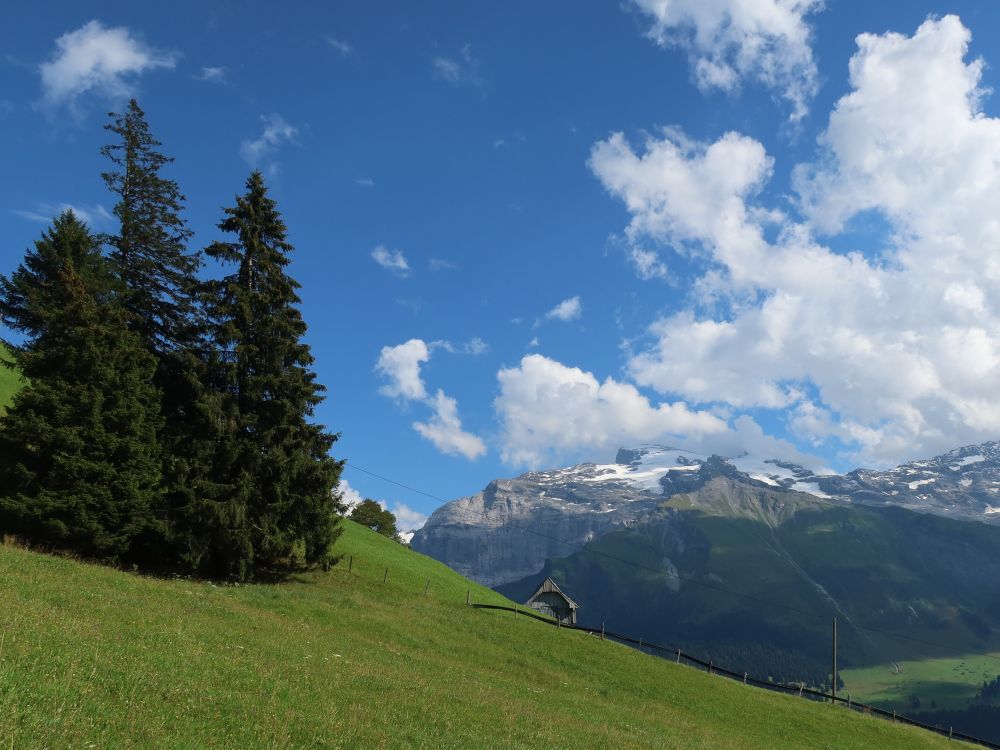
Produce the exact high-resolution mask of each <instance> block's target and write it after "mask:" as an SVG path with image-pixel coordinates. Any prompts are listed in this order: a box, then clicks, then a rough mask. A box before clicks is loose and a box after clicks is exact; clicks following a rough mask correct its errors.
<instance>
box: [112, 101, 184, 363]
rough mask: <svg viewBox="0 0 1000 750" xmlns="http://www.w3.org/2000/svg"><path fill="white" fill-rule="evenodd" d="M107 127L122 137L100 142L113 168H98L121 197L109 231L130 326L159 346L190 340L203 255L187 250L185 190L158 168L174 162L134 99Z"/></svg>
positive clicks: (169, 347)
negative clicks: (114, 225) (114, 228)
mask: <svg viewBox="0 0 1000 750" xmlns="http://www.w3.org/2000/svg"><path fill="white" fill-rule="evenodd" d="M109 116H110V117H112V118H114V119H113V122H111V123H110V124H108V125H105V129H106V130H108V131H110V132H111V133H114V134H115V135H116V136H117V140H116V142H114V143H111V144H108V145H107V146H104V147H103V148H102V149H101V153H102V154H103V155H104V156H106V157H107V158H108V159H110V160H111V163H112V165H113V168H112V169H111V170H110V171H108V172H105V173H103V174H102V175H101V176H102V177H103V178H104V182H105V183H106V184H107V186H108V189H109V190H111V192H112V193H114V194H115V195H116V196H117V197H118V200H117V202H116V203H115V208H114V213H115V216H116V217H117V218H118V221H119V223H120V227H119V230H118V233H117V234H115V235H113V236H111V237H109V238H108V241H109V242H110V244H111V253H110V257H111V260H112V261H113V262H114V265H115V269H116V271H117V273H118V276H119V278H120V281H121V285H122V295H123V299H124V305H125V308H126V309H127V310H128V311H129V313H131V318H130V327H131V328H132V329H133V330H135V331H137V332H138V333H139V335H140V336H141V337H142V339H143V340H144V341H145V342H146V343H147V345H148V346H149V347H150V349H152V350H153V351H156V352H157V353H159V354H163V353H164V352H168V351H171V350H173V349H177V348H179V347H180V348H183V347H186V346H188V345H189V343H190V340H191V337H192V335H193V331H194V328H193V323H194V318H195V316H196V307H195V304H194V293H195V287H196V284H197V278H196V273H197V271H198V268H199V267H200V266H201V256H200V255H199V254H198V253H189V252H188V251H187V243H188V240H189V239H190V237H191V231H190V230H189V229H188V227H187V224H186V222H185V221H184V219H183V218H182V217H181V209H182V206H183V204H184V196H183V195H182V194H181V192H180V188H179V187H178V185H177V183H176V182H175V181H173V180H169V179H166V178H165V177H163V176H162V175H161V174H160V170H161V169H162V168H163V167H164V166H166V165H167V164H170V163H171V162H173V159H172V158H170V157H167V156H164V155H163V154H162V153H160V152H159V151H158V148H159V147H160V146H161V145H162V144H161V143H160V142H159V141H158V140H156V139H155V138H153V136H152V134H151V133H150V130H149V125H148V124H147V122H146V115H145V113H144V112H143V111H142V109H141V108H140V107H139V105H138V103H136V101H135V99H132V100H131V101H130V102H129V104H128V108H127V110H126V111H125V113H124V114H115V113H113V112H112V113H111V114H110V115H109Z"/></svg>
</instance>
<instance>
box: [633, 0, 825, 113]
mask: <svg viewBox="0 0 1000 750" xmlns="http://www.w3.org/2000/svg"><path fill="white" fill-rule="evenodd" d="M633 2H634V3H635V5H636V6H637V7H638V8H639V9H640V10H641V11H642V12H644V13H646V14H647V15H648V16H650V17H651V18H652V26H651V28H650V29H649V36H650V37H651V38H652V39H654V40H655V41H656V42H657V43H658V44H660V45H661V46H679V47H682V48H684V49H685V50H687V51H688V54H689V55H690V58H691V66H692V69H693V74H694V79H695V82H696V83H697V84H698V86H699V87H700V88H701V89H703V90H711V89H722V90H723V91H732V90H734V89H736V88H738V87H739V85H740V83H741V82H742V81H743V80H744V79H751V80H753V81H756V82H758V83H761V84H763V85H764V86H767V87H768V88H770V89H772V90H774V91H775V92H777V94H778V95H779V96H781V97H782V98H783V99H785V100H786V101H787V102H788V103H789V104H790V105H791V108H792V111H791V115H790V116H791V119H792V120H793V121H796V120H800V119H801V118H802V117H803V116H804V115H805V114H806V113H807V112H808V110H809V103H810V101H811V100H812V98H813V96H814V95H815V93H816V89H817V77H818V76H817V71H816V62H815V60H814V59H813V53H812V48H811V47H810V36H811V32H810V29H809V25H808V24H807V22H806V18H807V16H809V15H810V14H812V13H815V12H816V11H818V10H820V9H821V8H822V7H823V0H633Z"/></svg>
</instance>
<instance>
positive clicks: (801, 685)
mask: <svg viewBox="0 0 1000 750" xmlns="http://www.w3.org/2000/svg"><path fill="white" fill-rule="evenodd" d="M805 686H806V684H805V683H804V682H800V683H799V697H800V698H801V697H802V688H804V687H805Z"/></svg>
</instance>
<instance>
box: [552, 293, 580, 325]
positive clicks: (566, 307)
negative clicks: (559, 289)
mask: <svg viewBox="0 0 1000 750" xmlns="http://www.w3.org/2000/svg"><path fill="white" fill-rule="evenodd" d="M582 314H583V303H581V302H580V298H579V297H570V298H569V299H564V300H563V301H562V302H560V303H559V304H558V305H556V306H555V307H553V308H552V309H551V310H549V311H548V312H547V313H545V319H546V320H561V321H563V322H564V323H569V322H570V321H571V320H576V319H577V318H579V317H580V316H581V315H582Z"/></svg>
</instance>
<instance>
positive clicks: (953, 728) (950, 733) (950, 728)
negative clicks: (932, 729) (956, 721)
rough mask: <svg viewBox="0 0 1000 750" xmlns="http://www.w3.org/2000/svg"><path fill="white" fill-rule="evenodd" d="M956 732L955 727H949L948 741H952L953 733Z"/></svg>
mask: <svg viewBox="0 0 1000 750" xmlns="http://www.w3.org/2000/svg"><path fill="white" fill-rule="evenodd" d="M954 731H955V727H948V739H949V740H950V739H951V735H952V733H953V732H954Z"/></svg>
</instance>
